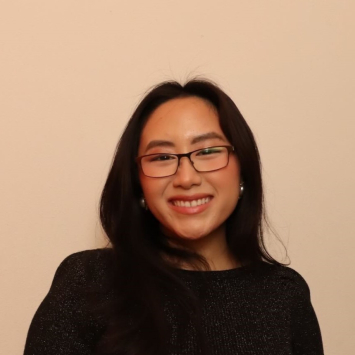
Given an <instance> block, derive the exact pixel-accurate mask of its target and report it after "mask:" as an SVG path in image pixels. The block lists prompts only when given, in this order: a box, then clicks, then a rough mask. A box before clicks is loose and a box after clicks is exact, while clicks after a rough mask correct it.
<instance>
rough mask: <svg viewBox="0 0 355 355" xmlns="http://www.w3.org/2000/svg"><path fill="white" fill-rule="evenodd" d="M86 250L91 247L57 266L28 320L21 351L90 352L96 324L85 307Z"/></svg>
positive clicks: (37, 354) (36, 354)
mask: <svg viewBox="0 0 355 355" xmlns="http://www.w3.org/2000/svg"><path fill="white" fill-rule="evenodd" d="M88 253H91V255H92V254H93V253H94V251H86V252H81V253H76V254H73V255H70V256H69V257H67V258H66V259H65V260H64V261H63V262H62V263H61V264H60V266H59V267H58V269H57V271H56V273H55V276H54V280H53V283H52V285H51V288H50V290H49V293H48V294H47V296H46V297H45V299H44V300H43V302H42V303H41V305H40V306H39V308H38V310H37V312H36V314H35V316H34V318H33V320H32V323H31V326H30V328H29V331H28V335H27V341H26V345H25V351H24V355H44V354H46V355H71V354H73V355H74V354H75V355H86V354H91V352H92V349H93V347H94V345H95V340H96V339H97V337H98V334H99V332H100V327H99V325H98V324H97V322H96V320H95V319H94V318H93V317H92V315H91V314H90V312H89V310H88V307H87V290H88V283H90V280H88V277H90V276H88V275H90V274H89V273H88V272H87V270H86V265H85V263H84V260H86V259H85V258H86V256H85V255H87V254H88Z"/></svg>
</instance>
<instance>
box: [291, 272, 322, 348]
mask: <svg viewBox="0 0 355 355" xmlns="http://www.w3.org/2000/svg"><path fill="white" fill-rule="evenodd" d="M294 274H295V278H294V282H295V283H296V286H297V287H295V289H294V290H293V291H294V293H293V300H292V302H293V307H292V317H291V322H292V323H291V324H292V352H293V354H294V355H323V354H324V351H323V345H322V337H321V332H320V328H319V324H318V320H317V317H316V314H315V312H314V309H313V306H312V304H311V298H310V291H309V287H308V285H307V283H306V281H305V280H304V279H303V278H302V276H300V275H299V274H298V273H296V272H295V271H294Z"/></svg>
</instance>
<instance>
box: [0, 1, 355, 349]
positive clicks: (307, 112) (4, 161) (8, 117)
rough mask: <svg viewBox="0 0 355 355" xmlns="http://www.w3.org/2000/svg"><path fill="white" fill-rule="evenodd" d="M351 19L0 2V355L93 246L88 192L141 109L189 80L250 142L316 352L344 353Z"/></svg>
mask: <svg viewBox="0 0 355 355" xmlns="http://www.w3.org/2000/svg"><path fill="white" fill-rule="evenodd" d="M354 13H355V2H354V1H352V0H349V1H344V0H329V1H327V0H307V1H306V0H304V1H303V0H297V1H291V0H289V1H287V0H277V1H276V0H269V1H261V0H260V1H252V0H231V1H220V2H219V3H218V2H216V1H206V0H203V1H202V0H199V1H193V0H189V1H187V0H185V1H184V0H181V1H168V0H165V1H157V0H150V1H143V0H142V1H119V0H116V1H93V0H85V1H84V0H81V1H73V0H70V1H68V0H61V1H54V0H53V1H48V0H42V1H38V0H37V1H35V0H32V1H16V0H13V1H2V4H1V9H0V36H1V38H0V41H1V42H0V45H1V46H0V61H1V63H0V90H1V91H0V116H1V130H0V135H1V138H0V163H1V184H0V216H1V217H0V218H1V245H2V247H1V250H0V263H1V285H2V290H1V293H0V297H1V300H0V301H1V302H0V305H1V316H0V334H1V341H0V353H1V354H21V353H22V351H23V346H24V342H25V338H26V333H27V330H28V327H29V324H30V321H31V318H32V316H33V314H34V312H35V310H36V308H37V307H38V305H39V303H40V302H41V300H42V299H43V297H44V296H45V294H46V293H47V291H48V288H49V286H50V284H51V281H52V278H53V275H54V272H55V270H56V267H57V266H58V264H59V263H60V261H61V260H62V259H63V258H64V257H65V256H67V255H68V254H70V253H73V252H75V251H79V250H83V249H88V248H95V247H98V246H101V245H102V244H103V237H102V233H101V229H100V227H99V224H98V217H97V216H98V213H97V207H98V201H99V195H100V191H101V189H102V186H103V183H104V180H105V177H106V174H107V171H108V168H109V165H110V161H111V157H112V154H113V151H114V147H115V145H116V142H117V140H118V137H119V135H120V133H121V131H122V129H123V127H124V126H125V124H126V121H127V119H128V117H129V115H130V114H131V112H132V110H133V109H134V107H135V105H136V104H137V102H138V101H139V99H140V98H141V95H142V94H143V93H144V91H145V90H146V89H148V88H149V87H150V86H151V85H153V84H155V83H157V82H159V81H161V80H165V79H171V78H173V79H177V80H182V81H183V80H185V79H186V78H187V77H189V76H193V75H197V74H202V75H204V76H206V77H208V78H211V79H213V80H215V81H217V82H218V83H219V84H220V85H221V86H222V87H223V88H224V89H225V90H226V91H227V92H228V93H229V94H230V95H231V97H232V98H233V99H234V100H235V102H236V103H237V105H238V106H239V108H240V109H241V111H242V113H243V114H244V116H245V117H246V119H247V121H248V122H249V123H250V125H251V127H252V129H253V130H254V132H255V135H256V138H257V140H258V143H259V146H260V150H261V156H262V160H263V166H264V177H265V184H266V198H267V205H268V209H269V214H270V217H271V220H272V222H273V225H274V227H275V228H276V229H277V231H278V233H279V235H280V236H281V238H282V240H283V241H284V243H285V244H286V245H287V247H288V251H289V255H290V257H291V261H292V264H291V266H292V267H293V268H295V269H296V270H297V271H299V272H300V273H301V274H302V275H303V276H304V277H305V279H306V280H307V282H308V283H309V285H310V288H311V295H312V301H313V304H314V307H315V310H316V312H317V315H318V318H319V322H320V325H321V329H322V334H323V338H324V345H325V350H326V354H332V355H333V354H334V355H351V354H353V353H354V349H355V341H354V336H353V332H354V323H355V322H354V321H355V319H354V318H355V316H354V315H355V312H354V299H355V288H354V276H353V271H354V263H353V259H354V247H355V242H354V238H355V234H354V217H353V213H354V211H355V204H354V199H355V190H354V187H353V184H354V174H355V168H354V163H355V159H354V150H355V143H354V129H355V125H354V111H355V110H354V93H355V80H354V79H355V71H354V63H355V45H354V44H355V41H354V34H355V21H354ZM272 243H274V242H272ZM273 249H274V250H275V252H276V254H277V255H280V256H281V255H282V254H281V251H280V249H279V248H277V247H273Z"/></svg>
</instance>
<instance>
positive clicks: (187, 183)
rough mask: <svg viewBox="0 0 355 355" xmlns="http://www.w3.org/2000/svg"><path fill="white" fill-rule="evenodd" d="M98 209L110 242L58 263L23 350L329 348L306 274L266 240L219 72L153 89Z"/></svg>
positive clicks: (255, 181) (247, 138)
mask: <svg viewBox="0 0 355 355" xmlns="http://www.w3.org/2000/svg"><path fill="white" fill-rule="evenodd" d="M100 216H101V222H102V225H103V228H104V230H105V232H106V234H107V236H108V238H109V239H110V242H111V247H110V248H107V249H98V250H90V251H84V252H80V253H76V254H73V255H71V256H69V257H68V258H67V259H65V260H64V261H63V263H62V264H61V265H60V266H59V268H58V270H57V273H56V275H55V277H54V281H53V284H52V287H51V289H50V291H49V294H48V295H47V297H46V298H45V299H44V301H43V302H42V304H41V306H40V307H39V309H38V311H37V313H36V315H35V317H34V319H33V321H32V324H31V327H30V330H29V333H28V338H27V343H26V348H25V355H36V354H56V355H58V354H80V355H81V354H95V353H96V354H137V355H138V354H144V355H147V354H176V355H177V354H211V355H212V354H213V355H214V354H216V355H217V354H220V355H227V354H258V355H263V354H267V355H270V354H273V355H277V354H280V355H281V354H283V355H286V354H299V355H301V354H302V355H307V354H317V355H318V354H323V349H322V341H321V335H320V330H319V326H318V323H317V319H316V316H315V314H314V311H313V308H312V305H311V303H310V295H309V289H308V286H307V284H306V282H305V281H304V280H303V278H302V277H301V276H300V275H299V274H298V273H296V272H295V271H293V270H292V269H290V268H287V267H285V266H283V265H281V264H280V263H278V262H277V261H276V260H275V259H273V258H272V256H271V255H270V254H269V253H268V252H267V250H266V248H265V245H264V242H263V231H262V225H263V223H262V222H263V193H262V181H261V172H260V160H259V154H258V149H257V146H256V143H255V141H254V138H253V134H252V132H251V130H250V128H249V127H248V125H247V123H246V122H245V120H244V119H243V117H242V115H241V114H240V112H239V110H238V109H237V107H236V106H235V104H234V103H233V101H232V100H231V99H230V98H229V97H228V96H227V95H226V94H225V93H224V92H223V91H222V90H221V89H219V88H218V87H217V86H215V85H214V84H212V83H210V82H207V81H200V80H191V81H189V82H188V83H187V84H185V85H184V86H181V85H180V84H178V83H176V82H165V83H162V84H160V85H158V86H157V87H155V88H154V89H153V90H151V91H150V92H149V93H148V94H147V95H146V97H145V98H144V99H143V100H142V102H141V103H140V104H139V106H138V107H137V109H136V111H135V112H134V114H133V116H132V118H131V119H130V121H129V122H128V125H127V127H126V129H125V131H124V133H123V135H122V137H121V140H120V142H119V144H118V148H117V152H116V155H115V158H114V161H113V164H112V168H111V171H110V173H109V176H108V179H107V181H106V184H105V187H104V190H103V193H102V199H101V210H100Z"/></svg>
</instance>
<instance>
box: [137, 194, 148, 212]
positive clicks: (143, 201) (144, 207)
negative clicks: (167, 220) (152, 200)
mask: <svg viewBox="0 0 355 355" xmlns="http://www.w3.org/2000/svg"><path fill="white" fill-rule="evenodd" d="M139 204H140V205H141V207H142V208H143V209H145V210H146V211H148V206H147V202H146V200H145V198H144V197H142V198H141V199H140V200H139Z"/></svg>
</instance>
